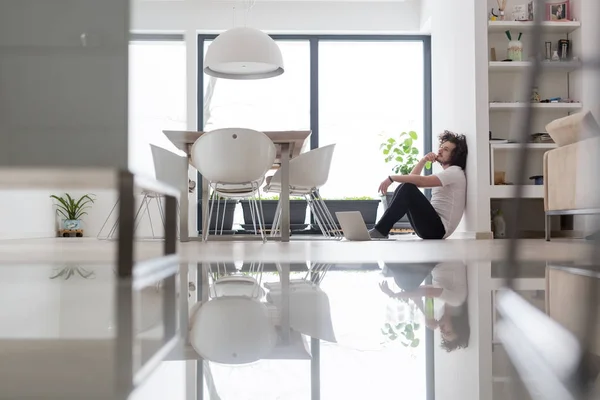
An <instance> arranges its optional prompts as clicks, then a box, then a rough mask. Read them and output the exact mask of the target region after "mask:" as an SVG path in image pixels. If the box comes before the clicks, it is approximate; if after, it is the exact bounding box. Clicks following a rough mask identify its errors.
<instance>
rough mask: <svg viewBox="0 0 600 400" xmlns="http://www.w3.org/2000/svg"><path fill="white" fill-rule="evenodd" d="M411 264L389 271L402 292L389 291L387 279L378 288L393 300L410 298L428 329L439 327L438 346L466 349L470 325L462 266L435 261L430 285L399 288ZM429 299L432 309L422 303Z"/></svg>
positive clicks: (447, 348) (465, 277)
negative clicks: (423, 318)
mask: <svg viewBox="0 0 600 400" xmlns="http://www.w3.org/2000/svg"><path fill="white" fill-rule="evenodd" d="M412 269H413V268H412V267H411V266H407V267H405V268H392V267H391V266H390V268H389V271H390V272H391V273H392V275H393V276H394V280H395V282H396V284H398V286H400V287H401V288H402V289H404V291H402V292H398V293H395V292H393V291H392V290H391V289H390V288H389V286H388V284H387V282H385V281H384V282H382V283H381V284H380V288H381V290H382V291H383V292H384V293H385V294H387V295H388V296H389V297H391V298H394V299H407V300H408V299H410V300H412V301H413V302H414V303H415V304H416V305H417V307H419V309H420V310H421V311H422V312H423V314H424V315H425V321H426V325H427V327H428V328H429V329H433V330H435V329H439V331H440V334H441V336H442V348H444V349H445V350H446V351H453V350H456V349H461V348H466V347H467V346H468V345H469V338H470V335H471V328H470V326H469V313H468V307H467V273H466V266H465V265H464V264H463V263H461V262H445V263H439V264H437V265H436V266H435V267H434V268H433V269H432V270H431V277H432V284H431V285H421V286H417V287H416V288H414V287H410V286H412V285H410V284H409V286H407V287H403V286H404V285H403V283H404V282H408V281H409V280H406V279H403V278H404V275H409V276H410V275H412V274H413V272H414V271H412ZM423 298H425V301H426V303H428V304H431V302H433V307H432V308H433V309H430V308H431V307H430V306H425V305H424V304H423V300H422V299H423Z"/></svg>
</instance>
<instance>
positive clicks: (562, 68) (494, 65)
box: [489, 61, 581, 72]
mask: <svg viewBox="0 0 600 400" xmlns="http://www.w3.org/2000/svg"><path fill="white" fill-rule="evenodd" d="M532 66H533V63H532V62H531V61H490V64H489V69H490V71H496V72H522V71H526V70H527V69H528V68H531V67H532ZM541 67H542V69H543V72H549V71H555V72H571V71H575V70H577V69H579V68H580V67H581V62H579V61H543V62H542V63H541Z"/></svg>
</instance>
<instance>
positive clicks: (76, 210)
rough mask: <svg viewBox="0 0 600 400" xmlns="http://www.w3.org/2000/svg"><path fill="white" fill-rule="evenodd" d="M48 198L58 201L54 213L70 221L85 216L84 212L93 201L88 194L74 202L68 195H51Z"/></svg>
mask: <svg viewBox="0 0 600 400" xmlns="http://www.w3.org/2000/svg"><path fill="white" fill-rule="evenodd" d="M50 197H51V198H53V199H55V200H56V201H58V204H56V213H57V214H60V215H62V216H63V217H64V218H65V219H70V220H77V219H80V218H81V217H82V216H84V215H87V212H86V211H85V210H86V209H88V208H90V205H89V204H90V203H94V199H92V198H91V196H90V195H88V194H84V195H83V196H81V197H80V198H79V199H78V200H75V199H74V198H73V197H71V195H69V194H68V193H65V195H64V197H63V196H61V197H59V196H56V195H51V196H50Z"/></svg>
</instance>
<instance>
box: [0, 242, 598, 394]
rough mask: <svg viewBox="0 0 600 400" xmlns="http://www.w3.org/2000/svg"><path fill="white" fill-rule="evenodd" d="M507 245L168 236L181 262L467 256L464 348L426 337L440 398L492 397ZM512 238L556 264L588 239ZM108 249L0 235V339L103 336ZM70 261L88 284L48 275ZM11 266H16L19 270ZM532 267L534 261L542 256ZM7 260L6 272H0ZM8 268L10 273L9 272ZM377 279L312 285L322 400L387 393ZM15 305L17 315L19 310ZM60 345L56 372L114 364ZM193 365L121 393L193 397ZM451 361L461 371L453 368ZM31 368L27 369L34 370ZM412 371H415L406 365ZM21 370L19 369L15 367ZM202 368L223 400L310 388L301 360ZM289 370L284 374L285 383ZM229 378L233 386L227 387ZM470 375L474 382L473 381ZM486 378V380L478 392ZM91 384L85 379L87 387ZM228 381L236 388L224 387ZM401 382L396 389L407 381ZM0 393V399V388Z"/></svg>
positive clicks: (109, 310)
mask: <svg viewBox="0 0 600 400" xmlns="http://www.w3.org/2000/svg"><path fill="white" fill-rule="evenodd" d="M507 244H508V242H507V241H502V240H486V241H484V240H479V241H476V240H461V239H452V240H445V241H423V240H420V239H418V238H416V237H414V236H401V237H399V239H398V240H397V241H386V242H363V243H356V242H345V241H343V242H336V241H324V240H315V241H310V240H295V241H292V242H291V243H277V242H270V243H267V244H262V243H260V242H247V241H245V242H244V241H237V242H208V243H201V242H189V243H180V244H179V253H180V256H181V259H182V262H184V263H190V264H194V263H196V262H198V261H220V262H231V261H265V262H305V261H307V260H308V261H314V262H324V263H333V264H359V263H374V262H386V263H409V264H410V263H425V262H430V263H439V262H441V261H454V260H456V261H464V263H465V264H466V265H467V280H468V282H469V283H468V287H469V289H468V292H469V293H468V299H469V300H468V309H469V318H470V324H471V340H470V344H469V349H467V350H464V351H459V352H452V353H446V352H445V351H443V350H440V349H439V338H437V336H436V339H435V340H436V343H435V349H436V350H435V351H436V364H435V369H436V374H435V377H436V378H435V385H436V391H438V390H439V391H443V392H446V393H450V392H451V393H454V395H451V396H450V397H448V398H449V399H451V400H454V399H457V400H458V399H461V400H462V399H473V400H475V399H478V398H490V399H491V397H489V396H486V395H484V394H485V393H491V392H492V390H493V391H494V392H495V391H496V390H495V387H494V388H492V387H491V386H490V385H491V383H492V379H491V375H492V372H493V371H492V370H491V365H492V363H491V362H490V363H488V364H485V362H484V361H482V360H485V359H491V358H492V350H491V348H490V343H491V338H492V331H491V321H492V314H491V312H490V310H491V305H492V303H491V297H490V291H491V290H494V288H495V287H499V285H501V282H495V281H499V280H498V279H496V280H494V279H492V272H491V271H492V265H491V263H490V261H492V260H501V259H502V258H503V257H504V255H505V250H506V245H507ZM519 244H520V247H519V250H520V259H522V260H535V261H547V262H559V263H560V262H562V261H573V260H586V259H587V257H588V254H589V252H590V251H591V243H590V242H585V241H583V240H565V239H556V240H553V241H552V242H545V241H543V240H522V241H520V242H519ZM162 246H163V243H162V242H161V241H158V240H139V241H136V245H135V250H136V255H137V258H138V259H139V260H142V259H147V258H151V257H154V256H157V255H159V254H160V253H161V251H162ZM115 254H116V242H112V241H102V240H97V239H91V238H83V239H82V238H69V239H62V238H52V239H27V240H4V241H0V266H4V267H5V268H4V272H6V277H4V278H2V279H1V280H0V286H2V287H4V289H3V290H2V293H3V296H1V297H3V298H5V300H7V301H10V302H11V304H15V305H16V304H17V303H18V304H19V306H15V307H5V308H4V310H3V311H1V310H0V322H6V323H0V332H2V335H1V336H2V337H3V338H12V339H15V338H20V339H21V338H22V339H25V337H24V336H23V333H24V332H33V333H31V334H30V335H29V336H30V337H35V338H37V339H39V338H50V339H58V338H60V339H61V342H63V341H64V337H65V335H66V336H70V337H72V338H82V335H83V336H85V337H90V336H91V337H93V338H98V339H106V338H107V337H108V338H110V337H112V336H113V335H114V332H112V331H111V330H110V329H108V330H107V329H106V327H110V326H111V324H110V320H111V316H112V315H113V312H114V307H113V305H114V301H113V300H112V296H113V290H112V286H111V282H112V276H113V274H111V268H110V264H111V262H112V261H113V260H114V258H115ZM71 262H74V263H78V262H79V263H82V265H85V263H88V262H89V263H100V264H104V267H98V268H96V269H95V273H96V277H95V279H94V280H93V281H86V280H84V279H82V278H79V277H77V276H76V277H75V278H71V279H70V280H67V281H63V280H50V279H48V277H49V276H50V275H52V274H53V272H52V270H53V269H54V268H55V267H62V266H64V265H65V264H69V263H71ZM34 264H39V265H40V266H41V267H42V268H38V267H35V265H34ZM19 265H21V266H22V268H18V267H19ZM15 267H16V268H15ZM106 267H108V268H106ZM541 267H542V268H543V265H541ZM9 269H10V270H12V272H10V271H8V272H7V270H9ZM0 270H2V269H1V268H0ZM17 270H18V271H19V272H18V276H16V275H15V272H14V271H17ZM4 272H3V273H4ZM190 272H192V268H191V269H190ZM542 276H543V275H542ZM5 278H6V279H5ZM381 279H382V276H381V272H380V271H379V270H367V271H358V272H350V273H347V272H343V271H341V272H340V271H338V272H333V273H330V274H329V275H328V278H327V279H326V280H325V283H324V285H323V289H324V290H327V291H328V294H329V297H330V301H331V306H332V315H333V318H334V319H335V321H334V322H335V328H336V336H338V341H339V343H338V344H336V345H329V344H324V345H323V346H322V352H323V353H322V354H323V358H322V367H321V369H322V372H321V373H322V375H323V380H325V379H327V382H324V383H323V385H322V386H323V389H322V394H323V396H322V398H323V399H334V398H338V397H337V396H338V395H340V393H341V392H340V390H341V389H340V388H345V389H344V390H345V391H344V393H345V395H344V396H342V397H343V398H353V397H352V395H353V394H358V393H360V396H359V397H358V398H368V397H369V396H368V393H369V390H370V389H369V387H372V386H371V385H370V383H375V385H376V386H377V387H381V389H382V390H384V389H385V390H390V389H391V387H388V386H389V385H392V383H393V382H394V376H398V374H399V371H400V370H399V369H398V368H399V365H398V360H399V359H401V357H404V356H405V354H404V353H403V351H401V350H398V349H396V348H394V347H391V348H386V346H385V345H383V346H382V345H381V344H380V343H379V342H380V340H381V338H380V328H381V326H382V324H383V322H385V321H386V318H387V316H386V315H385V314H386V307H387V302H388V300H387V298H386V297H385V296H383V295H382V293H381V292H380V290H379V287H378V282H380V281H381ZM542 280H543V279H542ZM538 281H540V279H539V278H538V279H536V280H535V282H534V281H532V283H535V284H538V283H539V282H538ZM526 283H528V282H526ZM530 289H531V288H529V289H528V290H530ZM146 304H149V303H147V302H146ZM21 306H24V307H25V308H24V309H23V308H22V307H21ZM149 306H152V304H149ZM92 310H93V311H92ZM24 311H26V314H23V312H24ZM23 315H27V318H23V317H22V316H23ZM32 329H33V331H32ZM28 330H29V331H28ZM25 336H27V335H25ZM63 344H64V345H65V346H67V347H68V348H69V350H70V351H69V352H63V353H61V354H62V356H61V357H62V358H60V360H59V358H58V356H57V358H53V360H54V361H57V362H58V361H60V363H61V364H64V365H70V368H66V367H65V368H62V369H61V370H59V371H62V372H63V374H62V375H65V374H67V375H68V374H72V375H73V376H78V377H79V378H78V379H80V381H81V382H84V381H85V380H90V378H95V380H96V381H97V382H98V383H99V384H100V383H101V382H100V381H102V380H103V379H101V376H102V375H107V376H108V375H109V374H108V372H109V371H110V370H111V367H112V365H113V364H112V363H111V360H110V359H107V360H105V361H106V362H104V363H97V362H95V364H96V367H95V369H89V370H82V369H81V368H78V365H77V363H78V362H81V361H82V360H81V359H80V358H81V357H77V351H75V350H76V349H77V343H76V342H73V341H69V342H65V343H63ZM97 345H98V348H97V349H96V348H94V349H93V350H94V352H95V354H96V353H97V357H96V356H94V357H93V358H94V359H95V360H98V359H103V360H104V359H106V357H105V356H106V354H108V353H109V351H106V348H105V347H106V345H107V343H105V342H103V341H102V340H100V341H98V343H97ZM103 346H104V347H103ZM10 348H14V347H12V346H11V347H10ZM10 348H8V349H9V350H10ZM5 350H7V348H3V349H0V353H2V352H3V351H5ZM32 350H35V349H32ZM57 350H59V349H57ZM96 350H97V351H96ZM403 354H404V355H403ZM5 355H6V354H5ZM410 357H413V358H410ZM410 357H409V358H407V359H406V361H403V363H406V365H407V366H408V365H411V366H412V367H410V368H408V367H407V368H404V367H403V368H404V369H402V371H400V375H401V377H402V378H401V379H402V380H403V382H405V385H408V382H411V384H410V388H411V389H410V390H412V391H414V393H413V394H414V396H409V397H411V398H414V399H415V400H418V399H422V398H424V395H423V387H424V384H425V383H424V382H425V381H424V379H425V378H424V372H423V371H424V358H423V357H424V350H423V349H422V347H421V348H419V352H417V353H414V354H412V355H410ZM414 357H416V358H414ZM84 361H85V360H84ZM186 364H187V365H186ZM193 364H194V363H193V362H187V363H186V362H183V361H180V362H165V363H163V365H161V367H160V368H159V370H158V371H157V372H156V373H155V374H154V376H153V378H152V379H150V380H149V381H148V382H146V383H145V384H144V386H143V387H142V388H141V391H139V392H138V393H137V395H135V396H133V397H132V398H135V399H151V400H153V399H164V398H169V399H172V400H175V399H178V400H183V399H192V398H194V396H193V394H194V393H193V392H194V383H195V372H194V366H193ZM341 365H343V368H344V369H348V372H345V373H344V374H340V372H339V371H340V368H342V366H341ZM402 365H405V364H402ZM459 365H460V368H457V366H459ZM486 365H487V367H486ZM41 367H43V368H47V370H48V371H50V370H53V366H52V365H51V364H48V365H46V366H41ZM102 367H104V369H102ZM43 368H42V370H43ZM1 369H2V368H0V370H1ZM42 370H40V371H38V373H42V372H43V371H42ZM458 370H460V371H461V373H460V374H459V375H460V376H459V375H458V374H457V373H456V371H458ZM244 371H245V372H244ZM369 371H372V372H373V374H371V372H369ZM415 371H421V372H419V373H415ZM17 372H19V371H17ZM21 372H23V373H25V371H21ZM77 373H79V375H78V374H77ZM213 374H214V379H215V382H216V384H217V386H219V387H220V388H223V387H226V388H228V389H227V391H224V389H221V391H220V394H221V396H222V398H223V399H224V400H229V399H236V400H238V399H244V400H246V399H252V400H255V399H258V398H260V399H261V400H264V399H272V398H273V399H274V398H284V399H286V400H290V399H294V400H295V399H300V398H308V397H306V395H307V393H305V395H304V397H302V396H300V395H299V394H297V395H293V394H292V392H290V388H293V387H296V390H298V393H300V390H303V391H306V390H307V388H309V387H310V366H309V365H308V364H306V363H304V364H303V363H302V362H301V361H277V362H265V363H261V364H259V365H254V366H252V367H248V368H246V369H244V368H242V369H240V368H237V369H231V368H227V367H224V366H219V365H213ZM369 374H371V375H372V376H371V375H369ZM390 374H391V375H390ZM62 375H61V376H62ZM367 375H368V377H367ZM388 375H390V376H388ZM52 376H54V375H52V374H48V375H47V377H48V378H50V377H52ZM290 377H295V378H294V379H292V380H291V381H289V382H288V380H289V379H288V378H290ZM325 377H327V378H325ZM384 378H385V379H384ZM231 380H234V381H235V382H236V384H235V385H231ZM477 380H479V385H477V384H476V383H475V382H476V381H477ZM274 381H276V382H281V383H282V384H283V383H284V382H286V383H285V385H284V386H282V389H281V390H282V391H281V392H277V393H275V394H276V395H277V396H283V397H272V396H271V395H268V394H266V392H264V393H263V396H262V397H260V396H259V395H257V396H259V397H250V396H246V394H247V393H245V392H243V393H242V392H239V391H238V390H237V389H238V388H242V387H244V385H250V384H251V383H253V384H255V386H257V387H258V388H260V387H270V388H273V385H274ZM37 382H38V383H40V381H37ZM104 382H106V380H104ZM244 382H245V383H244ZM260 382H262V383H260ZM485 382H488V383H489V385H488V386H489V387H487V389H486V384H485ZM48 385H49V386H51V385H52V382H48ZM275 386H277V385H275ZM413 386H414V387H413ZM90 387H94V386H88V387H87V388H90ZM234 388H235V389H236V390H233V389H234ZM386 388H387V389H386ZM75 389H76V388H75V387H74V388H73V391H74V393H73V397H74V398H76V397H77V396H76V394H77V393H76V391H75ZM96 389H97V390H98V393H97V394H98V395H99V396H101V393H102V387H98V388H96ZM408 389H409V388H408V386H407V387H406V390H408ZM257 390H260V389H257ZM385 390H384V391H385ZM186 393H187V395H186ZM258 393H262V392H260V391H259V392H258ZM282 393H284V394H282ZM371 393H372V391H371ZM190 396H191V397H190ZM342 397H339V398H342ZM0 398H2V395H1V394H0ZM494 400H503V398H502V397H500V396H494Z"/></svg>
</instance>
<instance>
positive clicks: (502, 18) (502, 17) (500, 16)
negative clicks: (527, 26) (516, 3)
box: [496, 0, 506, 21]
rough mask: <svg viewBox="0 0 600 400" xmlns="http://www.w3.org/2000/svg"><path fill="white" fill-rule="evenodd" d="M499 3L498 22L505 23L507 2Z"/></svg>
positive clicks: (500, 1)
mask: <svg viewBox="0 0 600 400" xmlns="http://www.w3.org/2000/svg"><path fill="white" fill-rule="evenodd" d="M496 1H497V2H498V20H500V21H505V20H506V16H505V15H504V10H506V0H496Z"/></svg>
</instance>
